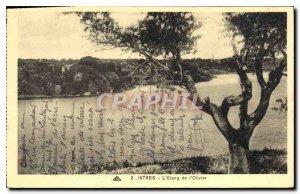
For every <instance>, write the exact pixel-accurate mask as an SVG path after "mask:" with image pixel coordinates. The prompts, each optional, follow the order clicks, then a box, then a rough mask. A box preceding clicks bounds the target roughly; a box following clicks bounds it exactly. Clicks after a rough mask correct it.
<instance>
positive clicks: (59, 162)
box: [7, 7, 294, 188]
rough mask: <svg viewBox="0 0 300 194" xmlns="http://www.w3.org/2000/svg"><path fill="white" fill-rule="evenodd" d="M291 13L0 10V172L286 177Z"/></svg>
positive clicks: (127, 178)
mask: <svg viewBox="0 0 300 194" xmlns="http://www.w3.org/2000/svg"><path fill="white" fill-rule="evenodd" d="M293 12H294V10H293V7H276V8H275V7H273V8H272V7H269V8H268V7H266V8H259V7H256V8H255V7H249V8H247V7H244V8H237V7H235V8H234V7H222V8H221V7H219V8H218V7H210V8H203V7H202V8H201V7H193V8H191V7H190V8H188V7H186V8H180V7H173V8H171V7H169V8H159V7H156V8H155V7H152V8H150V7H148V8H147V7H118V8H116V7H114V8H113V7H92V8H87V7H64V8H47V7H36V8H8V9H7V28H8V33H7V36H8V48H7V49H8V51H7V52H8V62H7V69H8V71H7V72H8V83H11V85H8V87H7V90H8V92H10V91H11V94H12V95H11V96H10V97H8V99H7V100H8V101H7V103H8V108H9V106H10V103H11V104H14V105H11V107H12V108H11V109H9V110H8V113H7V117H8V140H9V142H8V155H9V156H8V161H12V160H13V162H12V163H11V164H10V165H9V166H8V173H9V174H11V176H9V177H8V180H12V179H14V178H13V176H12V175H14V176H16V177H20V180H23V178H22V177H24V179H25V177H28V180H27V181H28V182H29V180H31V178H32V180H33V179H34V177H35V176H33V175H39V177H40V178H41V177H45V182H46V180H53V179H56V177H57V176H58V175H69V177H70V179H69V178H65V180H66V181H67V182H70V184H69V185H72V184H73V185H74V187H102V188H104V187H113V186H110V184H114V183H117V184H119V186H117V187H127V188H131V187H144V186H143V184H146V182H147V181H148V182H150V183H149V184H148V185H147V186H145V187H156V188H164V187H173V188H175V187H179V186H180V184H183V185H184V184H186V185H188V184H189V181H191V182H192V183H191V184H190V186H186V187H214V188H222V187H227V186H228V187H232V188H234V187H240V186H239V185H234V184H233V183H231V184H229V185H227V186H225V185H224V184H216V183H215V185H214V186H211V185H210V184H212V183H209V182H214V180H213V178H212V177H215V176H216V177H218V175H221V176H220V177H222V178H223V179H224V181H225V179H226V177H228V178H230V177H232V178H237V179H239V178H238V177H239V176H241V177H242V178H241V179H240V180H241V181H242V180H244V182H245V183H241V186H242V187H272V186H273V187H293V185H294V182H293V177H294V151H293V149H294V147H293V146H294V136H293V133H294V90H293V89H294V61H293V59H294V46H293V44H294V34H293V27H294V23H293V18H294V16H293ZM10 78H11V79H10ZM10 86H11V87H10ZM10 123H11V125H10ZM10 140H11V141H10ZM10 142H12V143H11V144H10ZM10 169H13V170H12V171H10ZM245 174H247V176H245ZM25 175H26V176H25ZM52 175H55V176H52ZM76 175H81V177H84V176H87V177H90V178H91V179H95V180H96V178H97V176H99V177H104V178H105V177H106V176H108V177H106V178H107V179H109V180H107V181H108V182H109V183H108V184H107V185H105V184H104V183H102V184H101V183H98V184H93V183H92V182H90V183H89V182H88V181H87V182H86V183H82V182H80V183H79V184H78V185H77V186H75V182H73V183H72V181H71V180H75V179H72V177H74V178H75V177H77V176H76ZM90 175H93V176H90ZM211 175H213V176H211ZM231 175H232V176H231ZM242 175H243V176H242ZM252 175H253V176H252ZM254 175H255V176H254ZM10 177H11V178H10ZM247 177H249V178H247ZM260 178H261V180H262V181H261V183H260V184H259V183H258V184H257V185H254V183H255V182H259V180H260ZM41 179H42V178H41ZM41 179H40V181H43V180H41ZM247 179H248V180H253V179H257V180H256V181H254V182H252V184H251V183H246V182H247ZM57 180H64V179H59V176H58V178H57ZM98 180H100V179H98ZM217 180H222V179H220V178H218V179H217ZM270 180H273V182H272V181H271V182H270ZM277 180H278V181H277ZM24 181H25V180H24ZM25 182H26V181H25ZM25 182H24V185H25V186H24V187H30V185H29V183H28V184H25ZM131 182H132V183H131ZM179 182H180V183H179ZM181 182H182V183H181ZM11 183H12V184H11V185H13V186H15V187H18V185H22V181H19V182H15V181H11ZM121 183H122V184H124V185H122V186H121ZM172 183H173V186H172V185H171V186H170V185H169V186H167V185H168V184H172ZM174 183H176V184H178V186H176V185H174ZM60 184H61V183H53V185H49V183H47V184H46V185H48V186H47V187H61V185H60ZM151 184H153V185H151ZM201 184H204V185H203V186H201ZM206 184H207V185H206ZM236 184H237V183H236ZM41 185H44V184H41ZM33 187H34V186H33ZM42 187H43V186H42Z"/></svg>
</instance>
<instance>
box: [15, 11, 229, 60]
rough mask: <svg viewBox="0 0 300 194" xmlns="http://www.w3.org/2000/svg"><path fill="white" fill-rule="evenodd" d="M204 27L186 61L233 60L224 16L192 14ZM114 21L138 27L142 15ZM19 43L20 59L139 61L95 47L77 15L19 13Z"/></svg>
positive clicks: (115, 15)
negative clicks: (90, 57) (203, 59)
mask: <svg viewBox="0 0 300 194" xmlns="http://www.w3.org/2000/svg"><path fill="white" fill-rule="evenodd" d="M193 14H194V16H195V17H196V19H197V20H198V21H200V22H201V23H202V27H201V28H200V29H199V30H198V31H197V32H195V33H196V34H197V33H198V34H200V35H201V38H200V39H198V41H197V45H196V49H197V53H195V54H189V55H186V56H183V58H205V59H207V58H212V57H214V58H215V59H217V58H225V57H230V56H232V48H231V46H230V38H229V37H225V36H224V35H225V33H224V30H225V27H224V22H223V20H222V18H223V16H222V14H221V13H200V12H197V13H193ZM112 17H113V18H114V19H115V20H116V21H118V23H119V24H120V25H122V26H124V27H125V26H128V25H131V24H135V23H136V22H137V21H138V20H139V19H142V18H143V17H144V15H143V14H142V13H138V12H137V13H130V14H128V13H126V14H123V13H121V12H118V13H112ZM18 21H19V23H18V39H19V41H18V42H19V57H20V58H26V59H29V58H39V59H41V58H47V59H63V58H65V59H69V58H72V59H80V58H81V57H84V56H93V57H98V58H102V59H111V58H119V59H126V58H138V55H135V54H132V53H128V52H127V53H124V52H122V51H121V50H120V49H107V48H105V47H101V46H100V47H94V46H93V45H92V43H91V42H90V41H89V40H88V39H87V34H86V33H85V32H84V31H83V25H82V24H81V23H80V21H79V18H78V17H77V16H75V15H63V14H61V13H58V12H43V11H40V12H33V13H32V12H29V11H26V10H23V11H20V12H19V20H18Z"/></svg>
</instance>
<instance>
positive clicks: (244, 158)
mask: <svg viewBox="0 0 300 194" xmlns="http://www.w3.org/2000/svg"><path fill="white" fill-rule="evenodd" d="M229 151H230V159H229V173H230V174H248V173H249V171H250V167H249V158H248V157H249V149H248V148H246V147H244V146H241V145H239V144H238V143H229Z"/></svg>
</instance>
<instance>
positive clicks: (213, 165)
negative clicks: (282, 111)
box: [79, 149, 287, 174]
mask: <svg viewBox="0 0 300 194" xmlns="http://www.w3.org/2000/svg"><path fill="white" fill-rule="evenodd" d="M286 154H287V153H286V151H285V150H270V149H265V150H262V151H252V152H251V153H250V156H249V160H250V173H252V174H285V173H287V164H286ZM227 172H228V155H219V156H214V157H206V156H199V157H192V158H184V159H178V160H174V161H171V162H163V163H156V164H146V163H145V164H141V163H139V164H137V165H134V166H132V165H130V164H128V163H127V162H123V164H117V163H111V164H108V165H106V166H94V167H93V168H91V169H86V170H85V171H83V172H79V173H88V174H97V173H105V174H227Z"/></svg>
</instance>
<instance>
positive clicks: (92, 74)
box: [18, 56, 235, 96]
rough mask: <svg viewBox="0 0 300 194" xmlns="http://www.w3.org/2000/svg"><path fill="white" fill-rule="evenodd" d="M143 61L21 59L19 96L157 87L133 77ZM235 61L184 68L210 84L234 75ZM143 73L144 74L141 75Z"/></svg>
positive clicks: (192, 62) (187, 63)
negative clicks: (223, 75) (215, 77)
mask: <svg viewBox="0 0 300 194" xmlns="http://www.w3.org/2000/svg"><path fill="white" fill-rule="evenodd" d="M142 62H143V60H139V59H126V60H121V59H98V58H94V57H89V56H88V57H83V58H81V59H80V60H73V59H68V60H66V59H62V60H54V59H19V60H18V94H19V96H70V95H71V96H72V95H80V96H82V95H84V94H86V95H97V94H99V93H103V92H110V91H112V92H120V91H124V90H127V89H129V88H132V87H134V86H135V85H149V84H152V85H155V84H156V83H157V80H155V77H148V78H146V79H145V78H139V77H138V76H137V77H133V76H130V74H131V73H132V72H133V71H134V69H135V68H136V67H137V66H138V65H139V64H140V63H142ZM232 64H233V63H232V58H227V59H221V60H210V59H186V60H183V69H186V70H189V71H190V72H191V74H192V76H193V78H194V80H195V82H201V81H209V80H210V79H212V77H213V75H215V74H221V73H228V72H234V71H235V69H234V67H233V66H232ZM141 73H142V72H141Z"/></svg>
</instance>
